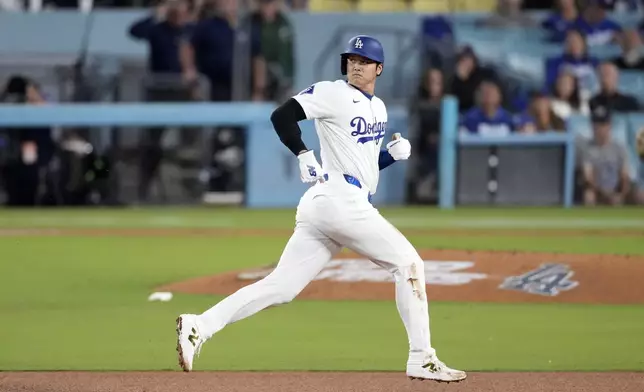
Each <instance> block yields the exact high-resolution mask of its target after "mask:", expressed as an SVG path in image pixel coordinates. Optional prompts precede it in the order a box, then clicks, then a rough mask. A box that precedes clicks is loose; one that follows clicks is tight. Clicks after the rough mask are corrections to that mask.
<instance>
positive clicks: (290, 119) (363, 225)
mask: <svg viewBox="0 0 644 392" xmlns="http://www.w3.org/2000/svg"><path fill="white" fill-rule="evenodd" d="M340 58H341V63H340V69H341V71H342V75H347V80H336V81H334V82H332V81H321V82H318V83H315V84H313V85H312V86H310V87H309V88H307V89H305V90H304V91H302V92H300V93H299V94H298V95H296V96H294V97H292V98H290V99H289V100H288V101H287V102H285V103H284V104H283V105H281V106H280V107H278V108H277V109H276V110H275V111H274V112H273V114H272V115H271V121H272V123H273V126H274V127H275V131H276V132H277V134H278V135H279V138H280V140H281V141H282V143H283V144H284V145H285V146H286V147H288V148H289V150H290V151H292V152H293V154H294V155H296V156H297V159H298V160H299V167H300V176H301V179H302V181H303V182H305V183H314V185H313V186H311V187H310V188H309V189H308V190H307V191H306V192H305V193H304V195H303V196H302V198H301V199H300V203H299V205H298V207H297V213H296V225H295V230H294V232H293V235H292V236H291V238H290V239H289V241H288V243H287V244H286V247H285V249H284V251H283V253H282V256H281V257H280V260H279V263H278V265H277V267H276V268H275V269H274V270H273V271H272V272H271V274H270V275H268V276H266V277H265V278H264V279H262V280H259V281H257V282H255V283H253V284H251V285H248V286H246V287H244V288H242V289H240V290H238V291H237V292H235V293H234V294H232V295H230V296H229V297H227V298H225V299H224V300H222V301H221V302H219V303H218V304H216V305H215V306H213V307H212V308H210V309H209V310H207V311H206V312H204V313H202V314H200V315H195V314H182V315H180V316H179V317H178V318H177V335H178V336H177V351H178V354H179V364H180V365H181V367H182V368H183V370H184V371H190V370H192V368H193V360H194V356H195V354H196V355H198V354H199V351H200V349H201V347H202V345H203V344H204V342H206V341H207V340H208V339H210V338H211V337H212V336H213V335H214V334H215V333H217V332H218V331H220V330H221V329H223V328H224V327H225V326H227V325H230V324H232V323H234V322H236V321H239V320H242V319H244V318H246V317H249V316H251V315H253V314H255V313H257V312H259V311H260V310H262V309H265V308H267V307H269V306H272V305H278V304H285V303H287V302H290V301H292V300H293V299H294V298H295V297H296V296H297V295H298V294H299V293H300V292H301V291H302V290H303V289H304V288H305V287H306V286H307V285H308V284H309V282H311V281H312V280H313V279H314V278H315V277H316V275H318V273H319V272H320V271H321V270H322V269H323V267H324V266H325V264H327V263H328V262H329V261H330V260H331V259H332V258H333V257H334V256H335V255H336V254H337V253H338V252H340V250H341V249H342V248H343V247H346V248H349V249H351V250H353V251H355V252H357V253H360V254H362V255H364V256H366V257H368V258H369V259H370V260H371V261H372V262H374V263H376V264H377V265H379V266H381V267H382V268H386V269H387V270H389V271H390V272H391V273H392V274H393V276H394V277H395V285H396V306H397V308H398V312H399V314H400V317H401V319H402V322H403V324H404V325H405V329H406V330H407V335H408V338H409V357H408V360H407V376H408V377H410V378H412V379H423V380H436V381H446V382H450V381H460V380H463V379H465V377H466V374H465V372H463V371H460V370H456V369H451V368H449V367H448V366H446V365H445V364H444V363H443V362H442V361H440V360H439V359H438V357H437V355H436V350H434V348H432V345H431V341H430V332H429V329H430V328H429V311H428V303H427V296H426V294H425V273H424V266H423V261H422V259H421V258H420V256H419V255H418V253H417V252H416V250H415V249H414V247H413V246H412V245H411V243H409V241H408V240H407V239H406V238H405V237H404V236H403V235H402V234H401V233H400V232H399V231H398V230H397V229H396V228H395V227H394V226H392V225H391V224H390V223H389V222H388V221H387V220H386V219H385V218H384V217H382V216H381V215H380V213H379V212H378V210H377V209H376V208H374V207H373V205H372V204H371V197H372V195H373V194H375V193H376V189H377V187H378V175H379V170H382V169H384V168H386V167H387V166H389V165H391V164H392V163H394V162H395V161H398V160H406V159H408V158H409V156H410V154H411V145H410V143H409V141H408V140H407V139H404V138H402V137H400V136H399V135H398V134H396V135H395V137H394V138H393V139H394V140H392V141H390V142H389V143H387V145H386V148H384V149H383V148H382V144H383V140H384V136H385V131H386V128H387V109H386V107H385V104H384V103H383V102H382V100H380V99H379V98H378V97H376V96H375V95H374V89H375V84H376V78H377V76H379V75H380V74H381V73H382V71H383V65H384V51H383V48H382V45H381V44H380V42H378V40H376V39H375V38H372V37H370V36H366V35H360V36H357V37H354V38H352V39H351V40H350V41H349V42H348V45H347V47H346V50H345V51H344V52H343V53H342V54H341V56H340ZM305 119H306V120H314V121H315V129H316V132H317V135H318V137H319V139H320V157H321V162H322V164H321V165H320V163H318V161H317V159H316V157H315V154H314V151H313V150H310V149H309V148H307V146H306V145H305V144H304V142H303V141H302V138H301V131H300V128H299V126H298V122H299V121H301V120H305Z"/></svg>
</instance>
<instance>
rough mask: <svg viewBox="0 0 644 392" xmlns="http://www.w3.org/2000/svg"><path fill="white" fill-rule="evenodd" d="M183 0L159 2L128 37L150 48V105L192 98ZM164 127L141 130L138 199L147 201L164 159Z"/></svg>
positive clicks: (190, 27)
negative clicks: (145, 42)
mask: <svg viewBox="0 0 644 392" xmlns="http://www.w3.org/2000/svg"><path fill="white" fill-rule="evenodd" d="M191 19H192V16H191V14H190V8H189V4H188V2H187V1H186V0H162V1H161V3H159V4H158V5H157V6H156V8H155V9H154V14H153V15H151V16H148V17H146V18H143V19H141V20H139V21H137V22H135V23H134V24H133V25H132V26H131V27H130V35H131V36H132V37H133V38H134V39H137V40H145V41H147V42H148V45H149V48H150V50H149V57H148V71H149V74H148V77H147V78H146V79H145V82H144V85H145V90H146V100H147V101H149V102H164V101H165V102H167V101H169V102H180V101H190V100H192V99H193V98H194V93H195V90H194V86H193V85H192V82H194V81H195V79H196V73H195V72H194V69H192V68H190V67H186V66H185V65H184V62H183V61H182V56H183V54H182V53H181V51H182V48H183V45H184V44H183V42H186V41H187V40H189V39H190V34H191V33H192V30H193V28H194V25H193V23H192V20H191ZM164 130H165V128H163V127H154V128H148V129H145V130H143V134H142V140H141V141H140V147H141V149H142V150H141V155H140V164H139V183H138V187H139V189H138V197H139V200H141V201H143V200H146V199H147V197H148V191H149V188H150V185H151V183H152V181H153V180H154V179H155V178H156V177H157V176H158V171H159V166H160V164H161V160H162V158H163V148H162V147H161V139H162V138H163V134H164Z"/></svg>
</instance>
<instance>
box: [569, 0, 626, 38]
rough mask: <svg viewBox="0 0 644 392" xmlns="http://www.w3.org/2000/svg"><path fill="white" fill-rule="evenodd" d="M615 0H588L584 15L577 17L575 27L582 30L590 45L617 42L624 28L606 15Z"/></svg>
mask: <svg viewBox="0 0 644 392" xmlns="http://www.w3.org/2000/svg"><path fill="white" fill-rule="evenodd" d="M613 3H614V0H588V4H587V5H586V7H585V8H584V9H583V12H582V16H581V17H580V18H578V19H577V21H576V22H575V24H574V26H573V27H574V29H576V30H579V31H581V32H582V33H583V34H584V36H585V38H586V44H587V45H588V46H597V45H607V44H612V43H615V42H616V40H617V38H618V36H619V35H620V33H621V31H622V28H621V27H620V26H619V24H617V23H615V22H614V21H612V20H610V19H608V18H607V17H606V11H607V10H609V9H610V7H611V6H612V5H613Z"/></svg>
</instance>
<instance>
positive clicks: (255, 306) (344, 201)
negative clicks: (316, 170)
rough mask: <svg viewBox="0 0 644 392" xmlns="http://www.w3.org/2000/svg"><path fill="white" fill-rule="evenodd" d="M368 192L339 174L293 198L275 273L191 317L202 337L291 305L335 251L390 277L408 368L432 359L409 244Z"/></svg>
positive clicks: (418, 273) (421, 280) (418, 271)
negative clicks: (292, 216)
mask: <svg viewBox="0 0 644 392" xmlns="http://www.w3.org/2000/svg"><path fill="white" fill-rule="evenodd" d="M367 196H368V191H367V190H365V189H361V188H358V187H357V186H355V185H352V184H348V183H347V182H346V181H345V180H344V178H343V177H342V176H341V175H332V174H330V175H329V180H328V181H326V182H325V183H318V184H316V185H314V186H313V187H311V188H310V189H309V190H308V191H307V192H306V193H305V194H304V195H303V196H302V199H301V200H300V204H299V205H298V208H297V214H296V227H295V231H294V233H293V235H292V236H291V238H290V239H289V241H288V243H287V244H286V247H285V249H284V251H283V253H282V256H281V257H280V260H279V263H278V264H277V266H276V268H275V269H274V270H273V271H272V272H271V273H270V274H269V275H268V276H266V277H265V278H264V279H262V280H260V281H257V282H255V283H253V284H250V285H248V286H246V287H243V288H241V289H240V290H238V291H237V292H235V293H233V294H232V295H230V296H229V297H227V298H225V299H223V300H222V301H221V302H219V303H218V304H216V305H215V306H214V307H212V308H211V309H209V310H207V311H206V312H204V313H203V314H201V315H200V317H199V327H200V332H201V334H202V335H203V338H205V339H209V338H210V337H211V336H212V335H214V334H215V333H217V332H218V331H219V330H221V329H222V328H224V327H225V326H226V325H229V324H232V323H234V322H236V321H239V320H242V319H244V318H246V317H249V316H251V315H253V314H255V313H257V312H259V311H260V310H262V309H265V308H267V307H269V306H272V305H278V304H284V303H287V302H290V301H292V300H293V299H294V298H295V297H296V296H297V295H298V294H299V293H300V292H301V291H302V290H303V289H304V288H305V287H306V286H307V285H308V284H309V283H310V282H311V281H312V280H313V279H314V278H315V277H316V276H317V275H318V273H319V272H320V271H321V270H322V269H323V268H324V266H325V265H326V264H327V263H328V262H329V261H330V260H331V259H332V258H333V256H335V255H336V254H337V253H338V252H339V251H340V250H341V249H342V247H346V248H349V249H351V250H353V251H354V252H357V253H359V254H362V255H364V256H365V257H367V258H369V259H370V260H371V261H372V262H374V263H376V264H377V265H379V266H381V267H383V268H385V269H387V270H389V271H390V272H391V273H392V274H393V275H394V277H395V284H396V305H397V308H398V312H399V314H400V317H401V318H402V321H403V323H404V325H405V329H406V330H407V335H408V339H409V349H410V356H409V361H410V362H416V361H422V360H423V358H424V357H425V356H426V355H428V354H430V355H431V354H434V353H435V351H434V349H433V348H432V347H431V342H430V332H429V311H428V304H427V296H426V294H425V273H424V266H423V261H422V259H421V258H420V256H419V255H418V253H417V252H416V250H415V249H414V247H413V246H412V245H411V243H410V242H409V241H408V240H407V239H406V238H405V236H403V234H402V233H400V231H398V230H397V229H396V228H395V227H394V226H393V225H391V224H390V223H389V222H388V221H387V220H386V219H385V218H384V217H382V216H381V215H380V213H379V212H378V210H377V209H375V208H374V207H373V206H372V205H371V203H369V202H368V201H367Z"/></svg>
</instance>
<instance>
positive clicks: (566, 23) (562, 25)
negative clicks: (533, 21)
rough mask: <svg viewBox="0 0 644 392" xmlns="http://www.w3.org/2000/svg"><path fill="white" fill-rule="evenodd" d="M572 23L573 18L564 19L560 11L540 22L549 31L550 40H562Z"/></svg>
mask: <svg viewBox="0 0 644 392" xmlns="http://www.w3.org/2000/svg"><path fill="white" fill-rule="evenodd" d="M574 23H575V21H574V20H565V19H564V18H563V17H562V16H561V14H560V13H558V12H555V13H552V14H551V15H550V16H549V17H547V18H546V19H544V20H543V22H541V27H542V28H543V29H544V30H546V31H547V32H548V33H550V39H551V40H552V41H554V42H564V40H565V39H566V32H567V31H568V29H570V28H571V27H572V26H573V24H574Z"/></svg>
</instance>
